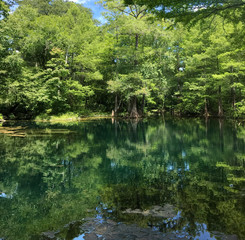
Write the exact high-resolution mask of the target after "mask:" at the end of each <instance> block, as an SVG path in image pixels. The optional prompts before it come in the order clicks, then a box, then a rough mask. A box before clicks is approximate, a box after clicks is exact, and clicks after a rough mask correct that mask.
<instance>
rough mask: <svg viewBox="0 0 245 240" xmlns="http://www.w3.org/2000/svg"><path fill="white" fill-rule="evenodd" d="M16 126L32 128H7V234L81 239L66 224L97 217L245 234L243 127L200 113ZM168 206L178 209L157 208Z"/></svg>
mask: <svg viewBox="0 0 245 240" xmlns="http://www.w3.org/2000/svg"><path fill="white" fill-rule="evenodd" d="M16 126H21V127H24V129H17V130H15V131H16V132H15V133H14V135H11V134H3V133H0V212H1V214H0V238H5V239H10V240H12V239H14V240H15V239H41V238H40V236H41V234H42V232H47V231H53V230H54V231H56V230H60V229H61V233H60V234H59V236H60V239H76V238H78V237H79V236H81V235H82V233H81V232H80V230H79V228H74V229H73V230H72V231H70V232H69V233H67V231H66V232H65V231H63V230H62V229H64V226H65V225H66V224H68V223H70V222H74V221H81V220H82V219H83V218H86V217H94V218H97V219H101V220H103V219H111V220H113V221H115V222H122V223H127V224H137V225H138V226H140V227H142V228H145V227H151V228H152V229H153V230H155V231H161V232H164V233H165V232H175V233H176V232H179V233H180V234H181V233H182V232H185V233H187V234H188V236H189V237H190V239H204V240H205V239H218V237H217V236H216V235H217V234H216V233H218V234H220V233H222V234H225V235H233V236H235V237H237V239H241V240H242V239H245V127H243V126H236V125H234V124H232V123H228V122H226V121H223V120H220V121H219V120H209V121H207V122H206V121H205V120H195V119H181V120H176V119H152V120H144V121H139V122H134V121H112V120H96V121H88V122H76V123H63V124H61V123H56V124H55V123H54V124H49V123H29V122H18V123H13V122H12V123H4V127H10V128H11V129H13V128H15V127H16ZM2 129H3V128H2ZM8 130H9V128H8ZM166 206H170V212H171V211H172V212H171V214H168V213H166V212H165V213H163V214H162V215H161V214H160V215H159V214H158V215H156V214H155V215H154V214H149V213H148V212H149V211H150V210H152V209H154V208H156V207H161V208H162V209H163V208H164V207H166ZM147 210H148V212H147ZM62 231H63V232H62ZM62 234H63V235H62ZM215 234H216V235H215ZM215 236H216V237H215Z"/></svg>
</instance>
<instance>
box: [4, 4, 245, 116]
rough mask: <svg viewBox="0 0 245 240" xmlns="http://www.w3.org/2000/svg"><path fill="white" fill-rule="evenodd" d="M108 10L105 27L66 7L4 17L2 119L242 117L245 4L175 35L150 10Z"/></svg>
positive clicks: (38, 7) (35, 7) (76, 7)
mask: <svg viewBox="0 0 245 240" xmlns="http://www.w3.org/2000/svg"><path fill="white" fill-rule="evenodd" d="M101 4H103V6H104V8H105V9H106V10H107V12H106V14H105V21H104V23H103V24H101V23H99V22H98V20H96V19H93V17H92V12H91V10H90V9H87V8H85V7H83V5H81V4H76V3H74V2H67V1H63V0H54V1H52V2H51V3H48V4H47V1H46V0H41V1H40V0H39V1H37V0H34V1H33V0H32V1H31V0H25V1H21V2H19V6H18V8H17V9H16V10H15V11H14V12H13V13H12V14H9V15H7V14H6V13H7V9H6V7H5V8H4V9H0V10H3V11H0V14H1V20H0V29H1V32H0V35H1V38H0V92H1V95H0V113H1V114H2V115H3V118H4V119H35V118H36V117H37V116H41V117H42V118H50V116H53V115H58V116H59V115H62V114H69V113H72V114H75V115H76V116H78V117H80V116H88V115H90V114H91V113H94V112H105V113H108V115H111V112H112V110H113V114H112V115H113V116H118V115H123V116H126V117H130V118H138V117H141V116H145V115H147V114H148V113H149V112H170V113H171V114H173V115H178V116H218V117H224V116H226V117H233V118H242V117H244V114H245V101H244V97H245V54H244V52H245V48H244V46H245V43H244V41H245V27H244V18H242V17H241V16H243V15H244V12H245V11H244V6H241V7H237V8H236V9H235V10H234V8H233V9H232V10H230V9H229V8H227V9H226V10H224V11H226V12H225V13H226V14H223V15H222V14H220V15H219V16H218V15H215V16H214V15H210V17H206V18H203V19H202V21H198V22H196V23H195V25H192V26H191V27H190V26H189V27H186V25H183V24H182V23H176V24H175V25H174V27H171V26H173V24H174V21H173V20H169V19H163V20H159V18H155V17H154V15H153V14H152V13H151V12H150V11H149V10H148V8H147V6H144V5H136V4H134V5H130V6H126V5H124V2H123V1H109V0H108V1H103V2H102V1H101ZM6 6H7V5H6ZM233 10H234V11H233ZM223 16H226V17H223ZM227 16H228V17H227Z"/></svg>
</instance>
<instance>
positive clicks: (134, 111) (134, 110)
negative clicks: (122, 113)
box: [130, 96, 139, 118]
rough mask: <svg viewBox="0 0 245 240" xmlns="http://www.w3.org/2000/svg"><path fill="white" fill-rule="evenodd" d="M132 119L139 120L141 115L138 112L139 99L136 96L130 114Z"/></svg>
mask: <svg viewBox="0 0 245 240" xmlns="http://www.w3.org/2000/svg"><path fill="white" fill-rule="evenodd" d="M130 118H139V114H138V111H137V97H136V96H134V97H133V99H132V108H131V112H130Z"/></svg>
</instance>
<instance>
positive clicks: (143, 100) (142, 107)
mask: <svg viewBox="0 0 245 240" xmlns="http://www.w3.org/2000/svg"><path fill="white" fill-rule="evenodd" d="M144 111H145V94H143V98H142V105H141V112H142V113H141V114H142V116H144Z"/></svg>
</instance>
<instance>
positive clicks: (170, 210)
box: [123, 204, 177, 218]
mask: <svg viewBox="0 0 245 240" xmlns="http://www.w3.org/2000/svg"><path fill="white" fill-rule="evenodd" d="M123 213H127V214H142V215H143V216H146V217H147V216H152V217H158V218H173V217H175V216H176V214H177V213H176V211H175V208H174V206H172V205H170V204H166V205H164V207H162V206H153V207H152V208H151V209H148V210H140V209H134V210H132V209H131V208H129V209H126V210H125V211H123Z"/></svg>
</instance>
